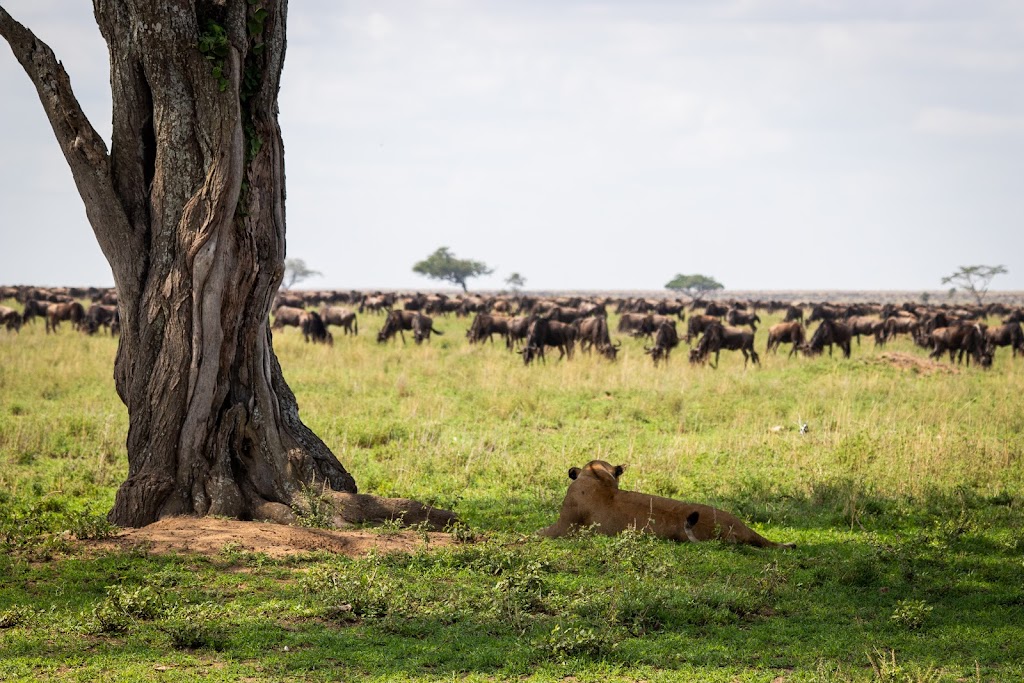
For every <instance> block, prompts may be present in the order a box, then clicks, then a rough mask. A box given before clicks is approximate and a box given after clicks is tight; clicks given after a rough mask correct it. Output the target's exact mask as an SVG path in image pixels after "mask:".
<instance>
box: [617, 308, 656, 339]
mask: <svg viewBox="0 0 1024 683" xmlns="http://www.w3.org/2000/svg"><path fill="white" fill-rule="evenodd" d="M617 329H618V331H619V333H620V334H628V335H629V336H631V337H646V336H650V335H651V334H653V332H654V326H653V325H652V324H651V316H650V315H648V314H647V313H623V314H622V317H621V318H619V326H618V328H617Z"/></svg>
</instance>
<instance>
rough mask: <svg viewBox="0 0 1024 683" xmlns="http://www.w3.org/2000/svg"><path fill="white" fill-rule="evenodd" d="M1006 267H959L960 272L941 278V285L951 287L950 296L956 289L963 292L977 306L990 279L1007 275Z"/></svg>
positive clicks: (981, 300)
mask: <svg viewBox="0 0 1024 683" xmlns="http://www.w3.org/2000/svg"><path fill="white" fill-rule="evenodd" d="M1008 272H1009V271H1008V270H1007V269H1006V266H960V270H958V271H956V272H955V273H953V274H952V275H947V276H946V277H944V278H942V284H944V285H949V284H951V285H953V287H952V288H951V289H950V290H949V293H950V294H952V293H953V292H954V291H956V288H957V287H959V288H960V289H962V290H964V291H965V292H967V293H968V294H970V295H971V296H973V297H974V300H975V301H976V302H977V303H978V305H979V306H981V305H982V303H983V301H984V299H985V295H986V294H988V287H989V285H990V284H991V283H992V278H994V277H995V276H996V275H1002V274H1003V273H1008Z"/></svg>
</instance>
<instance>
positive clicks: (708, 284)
mask: <svg viewBox="0 0 1024 683" xmlns="http://www.w3.org/2000/svg"><path fill="white" fill-rule="evenodd" d="M665 289H671V290H674V291H676V292H685V293H687V294H689V295H690V296H700V295H701V294H704V293H705V292H711V291H714V290H716V289H725V285H723V284H722V283H721V282H719V281H718V280H716V279H715V278H713V277H708V276H707V275H699V274H694V275H682V274H678V273H677V274H676V276H675V277H674V278H672V279H671V280H669V281H668V282H667V283H666V284H665Z"/></svg>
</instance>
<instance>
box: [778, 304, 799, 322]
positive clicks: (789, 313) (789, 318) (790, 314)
mask: <svg viewBox="0 0 1024 683" xmlns="http://www.w3.org/2000/svg"><path fill="white" fill-rule="evenodd" d="M803 321H804V309H802V308H800V307H799V306H793V305H789V306H787V307H786V317H785V318H783V320H782V322H784V323H791V322H799V323H802V322H803Z"/></svg>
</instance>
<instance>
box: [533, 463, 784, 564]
mask: <svg viewBox="0 0 1024 683" xmlns="http://www.w3.org/2000/svg"><path fill="white" fill-rule="evenodd" d="M624 470H625V468H624V467H623V466H622V465H615V466H613V465H610V464H608V463H606V462H605V461H603V460H591V461H590V462H588V463H587V464H586V465H584V466H583V467H582V468H579V467H573V468H572V469H570V470H569V478H570V479H572V480H573V482H572V483H571V484H569V490H568V491H567V492H566V494H565V500H564V501H562V511H561V513H560V514H559V516H558V521H557V522H555V523H554V524H552V525H551V526H549V527H547V528H546V529H541V530H540V531H539V532H538V533H539V534H540V535H541V536H551V537H558V536H564V535H566V534H567V533H569V532H570V531H572V530H573V529H579V528H582V527H588V526H591V525H593V526H595V527H596V530H597V532H598V533H601V534H605V535H608V536H614V535H615V534H618V533H621V532H622V531H625V530H626V529H630V528H634V529H638V530H640V531H645V532H648V533H652V534H654V535H655V536H658V537H659V538H667V539H671V540H673V541H693V542H694V543H696V542H698V541H708V540H711V539H719V540H722V541H727V542H730V543H747V544H750V545H755V546H758V547H759V548H793V547H795V545H794V544H793V543H775V542H774V541H769V540H768V539H767V538H764V537H763V536H761V535H760V534H758V533H757V532H756V531H754V530H753V529H751V528H750V527H748V526H747V525H746V524H744V523H743V522H741V521H740V520H739V519H737V518H736V516H735V515H732V514H729V513H728V512H724V511H722V510H718V509H716V508H713V507H711V506H710V505H699V504H697V503H683V502H680V501H677V500H672V499H670V498H662V497H660V496H651V495H648V494H646V493H637V492H635V491H620V490H619V477H620V476H621V475H622V473H623V471H624Z"/></svg>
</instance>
